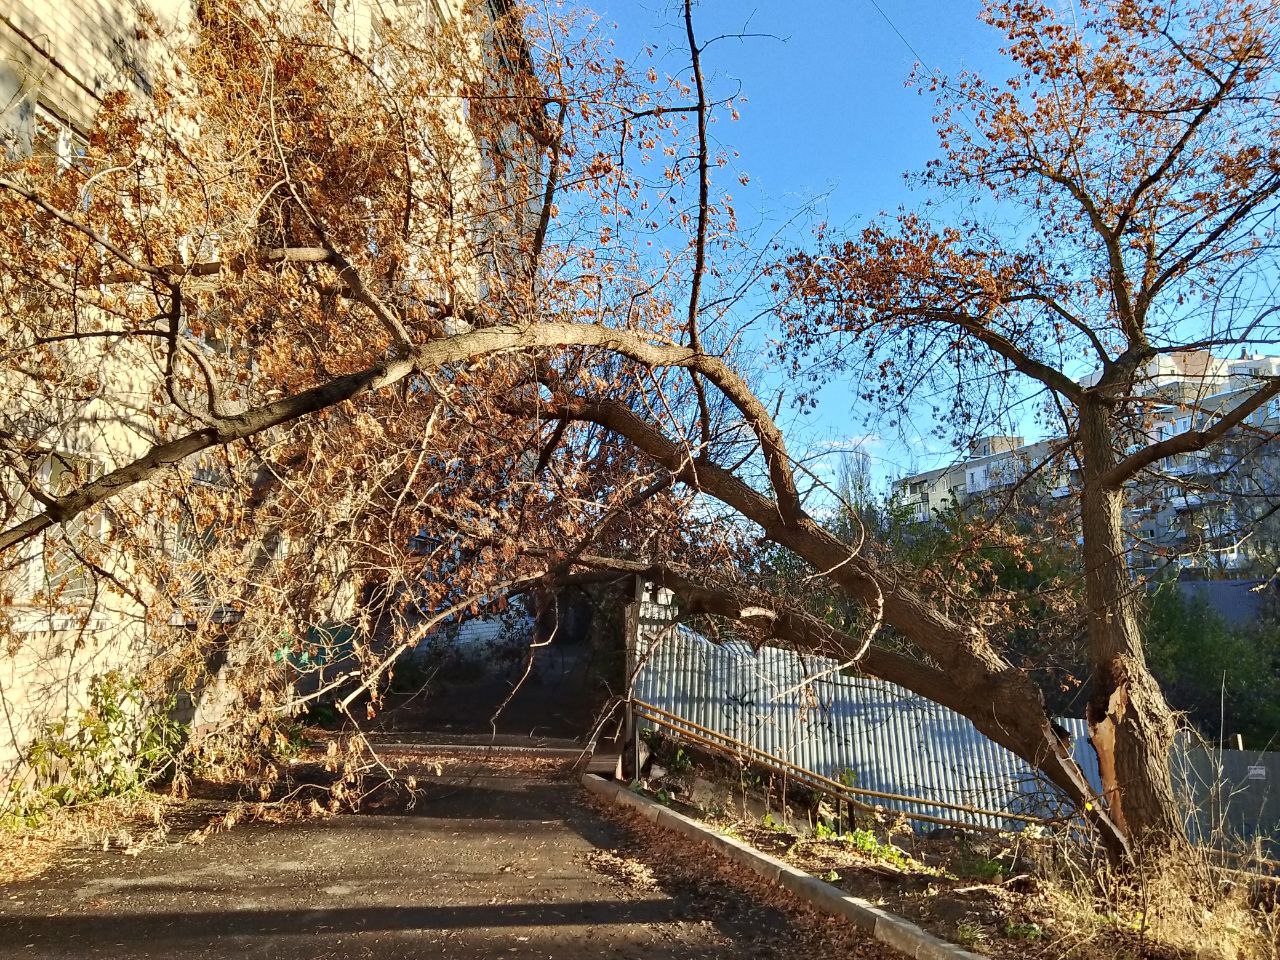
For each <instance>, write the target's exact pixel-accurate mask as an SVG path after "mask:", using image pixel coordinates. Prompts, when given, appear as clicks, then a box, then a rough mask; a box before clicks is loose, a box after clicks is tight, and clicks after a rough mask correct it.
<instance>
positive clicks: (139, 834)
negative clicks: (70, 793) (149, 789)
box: [0, 793, 182, 883]
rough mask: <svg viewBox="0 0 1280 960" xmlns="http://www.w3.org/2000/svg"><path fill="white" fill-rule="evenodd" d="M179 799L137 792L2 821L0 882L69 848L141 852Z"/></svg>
mask: <svg viewBox="0 0 1280 960" xmlns="http://www.w3.org/2000/svg"><path fill="white" fill-rule="evenodd" d="M181 803H182V801H181V800H178V799H175V798H174V797H171V796H167V795H162V794H156V793H136V794H130V795H128V796H123V797H108V798H105V799H102V800H95V801H91V802H87V803H82V804H77V805H75V806H70V807H57V806H51V807H50V808H49V809H48V810H47V811H46V812H44V813H42V814H41V815H40V816H38V817H31V818H27V819H19V818H10V819H8V820H7V821H0V883H12V882H15V881H18V880H27V879H30V878H32V877H36V876H39V875H40V874H42V873H43V872H44V871H45V870H47V869H48V868H49V866H50V865H51V864H52V863H54V861H56V860H57V859H58V858H59V857H60V856H61V855H62V854H63V853H65V852H66V851H68V850H73V849H84V848H86V847H95V848H99V849H103V850H107V849H112V848H114V849H118V850H122V851H124V852H125V853H127V854H137V853H138V851H140V850H141V849H142V848H143V847H145V846H146V845H148V844H150V843H154V842H157V841H158V840H161V839H163V838H164V837H165V836H166V835H167V834H168V832H169V821H170V815H171V814H172V813H173V811H174V810H175V809H177V807H178V806H180V805H181Z"/></svg>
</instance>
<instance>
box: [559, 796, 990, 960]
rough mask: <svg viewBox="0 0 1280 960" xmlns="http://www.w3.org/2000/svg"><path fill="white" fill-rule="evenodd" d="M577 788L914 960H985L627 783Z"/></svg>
mask: <svg viewBox="0 0 1280 960" xmlns="http://www.w3.org/2000/svg"><path fill="white" fill-rule="evenodd" d="M582 785H583V786H584V787H585V788H586V789H587V790H588V791H589V792H590V793H594V794H597V795H599V796H602V797H607V798H609V799H610V800H612V801H613V802H615V803H617V804H619V805H620V806H624V807H630V808H631V809H633V810H635V811H636V812H637V813H639V814H641V815H642V816H643V817H644V818H645V819H647V820H652V821H653V822H654V823H656V824H658V825H659V826H661V827H665V828H666V829H668V830H671V831H672V832H674V833H678V834H680V835H682V836H686V837H690V838H691V839H695V840H699V841H701V842H703V843H705V844H707V845H708V846H709V847H712V848H713V849H715V850H716V851H718V852H719V853H721V854H723V855H724V856H726V857H728V858H729V859H730V860H733V861H735V862H736V863H739V864H741V865H742V866H744V867H747V868H748V869H750V870H751V871H752V872H753V873H756V874H757V875H759V876H760V877H762V878H764V879H765V880H768V881H769V882H770V883H776V884H778V885H779V886H781V887H783V888H784V889H786V890H788V891H790V892H791V893H792V894H794V895H795V896H797V897H799V898H800V899H802V900H805V901H807V902H808V903H811V904H813V905H814V906H815V907H817V908H818V909H819V910H822V911H824V912H825V913H830V914H833V915H835V916H839V917H843V918H845V919H846V920H848V921H849V922H850V923H852V924H853V925H854V926H855V927H857V928H858V929H859V930H862V931H864V932H866V933H869V934H870V935H871V936H872V937H874V938H875V939H876V940H879V941H880V942H881V943H883V944H885V945H886V946H889V947H892V948H893V949H895V950H897V951H899V952H901V953H903V954H904V955H906V956H908V957H911V958H913V960H987V958H986V957H984V956H982V955H981V954H977V953H973V952H971V951H969V950H965V949H964V948H962V947H958V946H956V945H955V944H954V943H948V942H947V941H945V940H941V939H939V938H938V937H935V936H934V935H933V934H931V933H929V932H927V931H925V930H923V929H921V928H920V927H919V926H917V925H916V924H914V923H912V922H911V921H910V920H907V919H905V918H904V917H899V916H897V915H896V914H892V913H889V911H887V910H881V909H880V908H879V907H876V906H873V905H872V904H870V903H868V902H867V901H866V900H863V899H862V898H861V897H851V896H849V895H848V894H846V893H845V892H844V891H843V890H841V889H840V888H839V887H835V886H833V885H831V884H829V883H827V882H826V881H825V880H819V879H818V878H817V877H815V876H813V875H811V874H808V873H805V872H804V871H803V870H800V869H798V868H796V867H793V866H792V865H791V864H789V863H786V862H785V861H783V860H780V859H778V858H777V857H773V856H770V855H769V854H767V853H762V852H761V851H759V850H757V849H755V848H754V847H752V846H750V845H749V844H747V843H744V842H743V841H741V840H738V839H736V838H735V837H728V836H725V835H724V834H723V833H720V832H719V831H717V830H715V829H713V828H712V827H709V826H707V825H706V824H704V823H702V822H700V821H698V820H694V819H692V818H691V817H686V816H685V815H684V814H682V813H677V812H676V811H675V810H672V809H671V808H670V807H665V806H663V805H662V804H660V803H658V802H657V801H655V800H651V799H649V798H648V797H645V796H641V795H640V794H638V793H636V792H635V791H633V790H630V789H628V788H627V786H626V784H623V783H619V782H618V781H616V780H605V779H603V778H602V777H598V776H596V775H595V774H587V775H585V776H584V777H583V778H582Z"/></svg>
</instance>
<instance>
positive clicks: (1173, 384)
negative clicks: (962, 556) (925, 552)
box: [892, 351, 1280, 577]
mask: <svg viewBox="0 0 1280 960" xmlns="http://www.w3.org/2000/svg"><path fill="white" fill-rule="evenodd" d="M1096 376H1097V375H1096V374H1094V375H1092V376H1091V377H1086V378H1084V379H1083V380H1082V382H1083V383H1084V384H1085V385H1088V384H1089V383H1090V382H1092V381H1093V380H1095V379H1096ZM1275 376H1280V357H1277V356H1262V355H1243V356H1240V357H1238V358H1225V357H1217V356H1213V355H1212V354H1210V353H1209V352H1208V351H1186V352H1185V353H1180V354H1173V355H1170V356H1160V357H1157V358H1156V359H1155V360H1153V361H1152V362H1151V364H1149V366H1148V369H1147V370H1146V371H1145V373H1144V376H1143V377H1141V378H1140V379H1139V382H1138V385H1137V391H1138V394H1139V396H1142V397H1144V398H1148V399H1149V400H1150V401H1151V403H1150V405H1149V407H1148V408H1147V412H1146V414H1145V416H1144V419H1143V421H1142V422H1141V423H1140V424H1136V425H1135V426H1134V428H1133V429H1134V435H1133V447H1134V448H1137V447H1139V446H1144V445H1146V444H1148V443H1154V442H1158V441H1160V440H1165V439H1169V438H1171V437H1174V436H1177V435H1178V434H1181V433H1185V432H1187V431H1189V430H1199V429H1204V428H1205V427H1207V426H1209V425H1211V424H1212V423H1213V422H1214V421H1215V420H1216V419H1218V418H1219V417H1222V416H1224V415H1226V414H1228V413H1230V412H1231V411H1232V410H1234V409H1235V408H1236V407H1237V406H1239V405H1240V404H1241V403H1243V402H1244V401H1245V400H1247V399H1248V398H1249V397H1250V396H1252V395H1253V392H1254V390H1255V389H1256V387H1257V384H1258V383H1259V382H1260V378H1266V377H1275ZM1278 437H1280V398H1278V399H1273V400H1271V401H1269V402H1268V403H1267V404H1266V405H1264V406H1263V407H1262V408H1260V409H1259V410H1257V411H1255V412H1254V413H1252V414H1251V415H1250V416H1249V418H1248V419H1247V421H1246V422H1245V423H1243V424H1241V425H1240V426H1239V427H1237V428H1236V429H1234V430H1233V431H1231V432H1230V433H1229V434H1228V436H1227V437H1226V438H1225V440H1224V441H1223V442H1221V443H1219V444H1216V445H1214V446H1213V447H1211V448H1210V449H1207V450H1203V451H1198V452H1196V453H1191V454H1185V455H1179V456H1175V457H1168V458H1166V459H1165V460H1163V461H1162V462H1160V463H1159V464H1157V465H1156V467H1155V468H1154V469H1152V470H1150V471H1148V472H1147V473H1146V474H1144V475H1142V476H1140V477H1139V478H1137V479H1136V480H1135V481H1134V482H1133V483H1132V484H1131V487H1130V490H1129V497H1128V507H1127V519H1128V522H1129V528H1130V531H1131V533H1132V536H1133V538H1134V539H1133V544H1132V548H1133V549H1132V553H1131V557H1132V563H1133V565H1134V567H1135V569H1138V570H1142V571H1144V572H1148V573H1153V574H1154V573H1161V572H1164V571H1167V570H1170V569H1172V570H1177V571H1188V572H1191V573H1193V574H1194V575H1199V576H1208V577H1214V576H1224V575H1230V574H1235V573H1239V572H1244V571H1250V570H1253V571H1255V572H1256V571H1257V570H1260V569H1267V570H1270V569H1274V568H1277V567H1280V522H1278V521H1277V519H1276V518H1277V517H1280V440H1278V439H1277V438H1278ZM1078 482H1079V475H1078V468H1077V466H1076V463H1075V461H1074V458H1073V457H1072V455H1071V453H1070V451H1069V450H1068V449H1066V444H1065V442H1064V441H1063V439H1062V438H1049V439H1046V440H1040V441H1037V442H1034V443H1027V442H1025V441H1024V440H1023V438H1021V437H1016V436H992V437H987V438H983V439H981V440H979V441H977V442H976V443H975V444H974V445H973V447H972V448H971V449H970V451H968V456H966V457H964V458H963V459H958V460H957V461H955V462H954V463H951V464H948V465H947V466H944V467H940V468H936V469H933V470H929V471H926V472H923V473H918V474H914V475H911V476H907V477H903V478H901V479H899V480H897V481H895V482H894V483H893V485H892V496H893V499H894V501H895V502H896V503H897V504H899V505H900V506H901V507H902V508H903V509H904V510H905V512H906V514H907V516H908V517H909V518H910V519H911V520H912V521H914V522H918V523H924V522H929V521H931V520H933V519H935V518H936V517H937V516H938V515H939V514H940V513H942V512H944V511H946V510H948V509H953V508H964V507H980V506H981V505H982V504H983V503H994V502H999V501H1003V500H1004V499H1006V498H1007V496H1008V494H1009V492H1010V491H1011V490H1012V489H1013V488H1015V487H1017V488H1018V492H1019V494H1020V495H1021V497H1022V499H1023V502H1027V498H1035V499H1037V500H1039V501H1040V502H1051V501H1054V500H1065V499H1066V498H1067V497H1069V496H1070V494H1071V493H1072V491H1073V490H1074V489H1075V488H1076V485H1077V484H1078Z"/></svg>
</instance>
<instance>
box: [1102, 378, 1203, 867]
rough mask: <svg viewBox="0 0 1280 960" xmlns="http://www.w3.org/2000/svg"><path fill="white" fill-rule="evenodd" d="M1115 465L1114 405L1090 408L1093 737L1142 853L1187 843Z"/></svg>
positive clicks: (1114, 798)
mask: <svg viewBox="0 0 1280 960" xmlns="http://www.w3.org/2000/svg"><path fill="white" fill-rule="evenodd" d="M1115 462H1116V457H1115V447H1114V436H1113V431H1112V426H1111V422H1110V419H1109V410H1108V408H1107V407H1106V406H1105V405H1103V404H1101V403H1098V402H1096V401H1094V402H1089V403H1086V404H1084V405H1083V407H1082V409H1081V411H1080V466H1081V472H1082V479H1083V496H1082V498H1081V507H1080V513H1081V527H1082V532H1083V535H1084V549H1083V560H1084V567H1085V600H1086V617H1087V622H1088V641H1089V658H1090V665H1091V667H1092V671H1091V672H1092V683H1093V690H1092V694H1091V696H1090V699H1089V707H1088V721H1089V739H1090V741H1091V742H1092V744H1093V748H1094V750H1095V751H1096V753H1097V756H1098V765H1099V767H1100V769H1101V774H1102V787H1103V801H1104V802H1105V803H1106V805H1107V807H1108V809H1109V810H1110V811H1111V814H1112V817H1113V819H1114V820H1115V821H1116V822H1117V824H1118V825H1119V826H1120V828H1121V829H1122V830H1124V831H1125V833H1126V834H1127V835H1128V837H1129V839H1130V842H1131V844H1132V845H1133V848H1134V850H1135V852H1136V853H1137V854H1139V855H1142V854H1143V853H1144V852H1146V853H1155V852H1156V850H1157V849H1158V848H1160V849H1168V848H1170V847H1176V846H1181V845H1182V844H1183V843H1185V842H1186V834H1185V832H1184V829H1183V826H1182V821H1181V818H1180V816H1179V813H1178V806H1177V802H1176V798H1175V796H1174V790H1173V777H1172V769H1171V766H1170V755H1169V752H1170V748H1171V747H1172V746H1173V741H1174V735H1175V733H1176V724H1175V721H1174V717H1173V714H1172V712H1171V711H1170V709H1169V705H1168V704H1167V703H1166V702H1165V699H1164V694H1163V693H1162V692H1161V690H1160V686H1159V684H1158V683H1157V682H1156V680H1155V678H1154V677H1153V676H1152V675H1151V671H1150V670H1149V669H1148V667H1147V661H1146V656H1145V654H1144V652H1143V646H1142V634H1141V628H1140V626H1139V622H1138V596H1137V591H1138V590H1139V589H1140V587H1139V585H1138V584H1137V583H1136V582H1135V581H1134V578H1133V576H1132V574H1131V573H1130V571H1129V566H1128V563H1127V561H1126V552H1125V542H1124V527H1123V510H1124V492H1123V490H1116V489H1107V488H1105V487H1104V486H1103V484H1102V481H1101V478H1102V476H1103V475H1104V474H1106V473H1107V471H1108V470H1109V469H1110V468H1111V467H1113V466H1114V465H1115Z"/></svg>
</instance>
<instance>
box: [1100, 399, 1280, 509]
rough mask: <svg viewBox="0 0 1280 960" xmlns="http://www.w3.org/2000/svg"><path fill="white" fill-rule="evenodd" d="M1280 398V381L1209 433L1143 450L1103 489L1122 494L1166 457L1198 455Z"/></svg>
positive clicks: (1111, 473)
mask: <svg viewBox="0 0 1280 960" xmlns="http://www.w3.org/2000/svg"><path fill="white" fill-rule="evenodd" d="M1276 396H1280V379H1276V380H1273V381H1271V382H1270V383H1268V384H1267V385H1266V386H1265V387H1263V388H1262V389H1260V390H1259V391H1258V392H1257V393H1255V394H1254V395H1253V396H1252V397H1250V398H1249V399H1248V400H1246V401H1244V403H1242V404H1240V405H1239V406H1237V407H1235V408H1234V409H1233V410H1232V411H1231V412H1230V413H1227V414H1224V415H1223V416H1221V417H1219V418H1218V419H1217V420H1216V421H1214V424H1213V426H1211V427H1209V428H1208V429H1205V430H1188V431H1186V432H1185V433H1180V434H1178V435H1177V436H1175V437H1170V438H1169V439H1167V440H1160V441H1157V442H1156V443H1153V444H1150V445H1148V446H1146V447H1143V448H1142V449H1141V450H1139V451H1137V452H1136V453H1132V454H1130V455H1129V456H1127V457H1125V458H1124V459H1123V460H1121V461H1120V462H1119V463H1117V464H1116V465H1115V466H1114V467H1112V468H1111V469H1110V470H1108V471H1107V472H1106V473H1105V474H1103V475H1102V477H1101V478H1099V481H1098V483H1099V486H1101V487H1102V489H1104V490H1118V489H1120V488H1121V487H1122V486H1124V484H1125V482H1126V481H1127V480H1129V479H1130V478H1131V477H1133V476H1134V475H1135V474H1137V473H1138V472H1139V471H1141V470H1144V469H1146V468H1147V467H1149V466H1151V465H1152V464H1153V463H1156V462H1158V461H1160V460H1163V459H1164V458H1165V457H1173V456H1177V455H1178V454H1182V453H1194V452H1195V451H1197V450H1203V449H1204V448H1205V447H1208V446H1210V445H1211V444H1213V443H1215V442H1217V441H1218V440H1221V439H1222V438H1223V437H1224V436H1226V435H1227V434H1228V433H1229V432H1230V431H1231V430H1233V429H1234V428H1236V427H1238V426H1239V425H1240V424H1241V423H1243V422H1244V421H1245V419H1246V418H1247V417H1248V416H1249V414H1251V413H1253V412H1254V411H1255V410H1257V409H1258V408H1259V407H1261V406H1262V405H1263V404H1264V403H1266V402H1267V401H1268V400H1270V399H1271V398H1272V397H1276Z"/></svg>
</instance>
